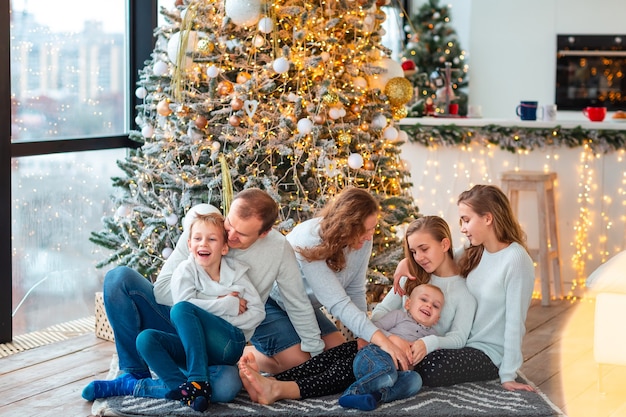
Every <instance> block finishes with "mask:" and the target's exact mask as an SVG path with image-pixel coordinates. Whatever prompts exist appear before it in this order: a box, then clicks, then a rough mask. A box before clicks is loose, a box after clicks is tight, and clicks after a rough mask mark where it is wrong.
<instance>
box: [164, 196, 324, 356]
mask: <svg viewBox="0 0 626 417" xmlns="http://www.w3.org/2000/svg"><path fill="white" fill-rule="evenodd" d="M192 210H193V207H192V209H191V210H190V212H191V211H192ZM205 211H206V210H205ZM205 211H203V212H205ZM215 211H216V212H218V211H217V209H215ZM188 215H189V214H188ZM188 236H189V233H188V232H187V231H183V233H182V234H181V236H180V238H179V239H178V243H177V244H176V248H175V249H174V251H173V252H172V254H171V255H170V257H169V258H167V261H165V264H164V265H163V268H161V272H160V273H159V276H158V277H157V280H156V282H155V283H154V296H155V298H156V300H157V302H158V303H160V304H165V305H172V293H171V290H170V280H171V278H172V273H173V272H174V269H176V267H177V266H178V264H180V263H181V262H183V261H184V260H185V259H187V257H188V256H189V249H188V248H187V238H188ZM225 258H226V259H230V258H232V259H235V260H237V261H239V262H241V263H243V264H245V265H248V267H249V269H248V278H249V279H250V281H251V282H252V284H253V285H254V287H255V288H256V290H257V292H258V293H259V296H260V297H261V300H262V301H263V302H265V301H267V298H268V297H269V293H270V291H271V289H272V286H273V285H274V283H276V284H277V286H278V288H280V291H281V293H282V294H283V295H284V296H285V304H284V306H285V310H286V311H287V314H288V315H289V319H290V320H291V323H292V324H293V326H294V328H295V329H296V331H297V332H298V336H300V340H301V343H302V344H301V348H302V350H303V351H305V352H309V353H310V354H311V355H313V356H315V355H317V354H319V353H321V352H322V351H323V350H324V341H323V340H322V339H321V337H320V329H319V326H318V325H317V320H316V319H315V313H314V312H313V307H312V306H311V302H310V301H309V299H308V297H307V295H306V292H305V290H304V285H303V283H302V278H301V277H300V270H299V268H298V262H297V261H296V256H295V254H294V253H293V249H292V248H291V245H290V244H289V243H288V242H287V240H286V239H285V237H284V236H283V235H282V234H281V233H280V232H278V231H276V230H271V231H270V232H269V233H268V234H267V236H265V237H263V238H260V239H259V240H257V241H256V242H254V243H253V244H252V245H251V246H250V247H249V248H247V249H230V250H229V251H228V253H227V254H226V256H225Z"/></svg>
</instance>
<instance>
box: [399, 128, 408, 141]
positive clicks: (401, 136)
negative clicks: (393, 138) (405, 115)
mask: <svg viewBox="0 0 626 417" xmlns="http://www.w3.org/2000/svg"><path fill="white" fill-rule="evenodd" d="M398 139H400V140H401V141H402V142H408V141H409V134H408V133H406V132H405V131H404V130H401V131H399V132H398Z"/></svg>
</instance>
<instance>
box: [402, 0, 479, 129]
mask: <svg viewBox="0 0 626 417" xmlns="http://www.w3.org/2000/svg"><path fill="white" fill-rule="evenodd" d="M406 29H407V32H408V33H410V36H409V42H407V44H406V48H405V50H404V52H403V56H404V58H405V59H406V61H405V62H403V64H402V65H403V67H404V68H405V69H408V70H409V73H408V74H407V78H408V79H409V80H410V81H411V82H412V83H413V85H414V86H415V90H416V96H415V99H414V100H413V103H412V105H411V106H410V108H409V115H410V116H413V117H421V116H424V115H428V114H432V113H433V112H436V113H439V114H446V113H448V109H446V108H445V105H446V101H450V102H453V103H457V104H459V113H460V114H466V112H467V94H466V93H465V92H464V91H463V89H464V88H466V87H467V74H468V66H467V64H466V62H465V51H464V50H463V49H462V48H461V46H460V44H459V42H458V39H457V33H456V31H455V30H454V28H453V27H452V26H451V25H450V7H449V6H447V5H446V6H441V5H440V4H439V0H427V1H426V3H424V4H423V5H421V6H420V7H419V9H418V11H417V13H416V14H414V15H411V17H410V24H408V25H407V28H406ZM413 64H414V65H413ZM446 65H449V67H450V71H449V74H450V76H449V80H445V78H446V74H445V72H446V71H445V67H446ZM447 81H449V83H448V82H447ZM447 84H448V85H449V88H448V91H447V94H448V97H447V99H448V100H446V85H447Z"/></svg>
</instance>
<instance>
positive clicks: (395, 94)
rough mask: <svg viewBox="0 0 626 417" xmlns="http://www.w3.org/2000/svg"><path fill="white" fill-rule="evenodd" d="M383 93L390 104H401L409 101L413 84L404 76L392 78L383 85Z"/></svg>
mask: <svg viewBox="0 0 626 417" xmlns="http://www.w3.org/2000/svg"><path fill="white" fill-rule="evenodd" d="M385 95H386V96H387V98H388V99H389V103H391V105H392V106H401V105H403V104H406V103H408V102H409V101H411V98H412V97H413V84H411V81H409V80H407V79H406V78H404V77H395V78H392V79H390V80H389V81H388V82H387V84H386V85H385Z"/></svg>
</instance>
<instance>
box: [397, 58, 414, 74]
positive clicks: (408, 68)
mask: <svg viewBox="0 0 626 417" xmlns="http://www.w3.org/2000/svg"><path fill="white" fill-rule="evenodd" d="M400 65H401V66H402V70H403V71H404V76H405V77H406V76H409V75H413V74H415V73H416V72H417V65H415V62H413V61H411V60H410V59H407V60H405V61H402V64H400Z"/></svg>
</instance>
